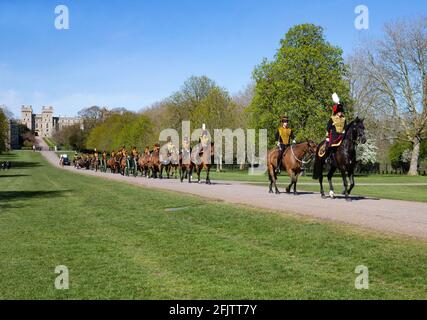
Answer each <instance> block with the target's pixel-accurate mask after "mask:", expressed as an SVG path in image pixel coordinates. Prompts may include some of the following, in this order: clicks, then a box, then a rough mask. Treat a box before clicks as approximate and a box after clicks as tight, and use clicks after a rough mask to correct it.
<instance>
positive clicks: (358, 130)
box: [313, 117, 366, 201]
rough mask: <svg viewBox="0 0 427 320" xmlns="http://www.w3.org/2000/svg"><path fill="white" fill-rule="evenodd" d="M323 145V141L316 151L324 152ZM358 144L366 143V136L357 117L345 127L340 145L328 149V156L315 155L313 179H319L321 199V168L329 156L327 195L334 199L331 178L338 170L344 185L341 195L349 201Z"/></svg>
mask: <svg viewBox="0 0 427 320" xmlns="http://www.w3.org/2000/svg"><path fill="white" fill-rule="evenodd" d="M325 143H326V142H325V141H323V142H322V143H320V145H319V148H318V150H322V148H323V150H324V146H325ZM358 143H361V144H364V143H366V136H365V125H364V123H363V119H359V117H356V119H355V120H353V121H352V122H350V123H349V124H348V125H347V126H346V128H345V133H344V136H343V140H342V142H341V145H339V146H338V147H332V148H330V149H329V152H328V154H324V155H323V156H320V155H319V153H317V154H316V160H315V162H314V171H313V179H319V184H320V194H321V197H322V198H323V199H326V196H325V192H324V190H323V167H324V165H325V162H326V159H327V158H328V157H329V155H331V156H332V159H331V167H330V169H329V172H328V182H329V190H330V191H329V195H330V197H331V198H332V199H335V192H334V186H333V184H332V177H333V175H334V173H335V171H336V170H337V169H339V170H340V172H341V177H342V180H343V185H344V191H343V193H342V194H343V195H344V196H345V199H346V200H347V201H351V198H350V197H349V195H350V193H351V191H352V190H353V188H354V185H355V183H354V168H355V166H356V146H357V144H358ZM347 175H348V178H349V180H350V187H348V183H347Z"/></svg>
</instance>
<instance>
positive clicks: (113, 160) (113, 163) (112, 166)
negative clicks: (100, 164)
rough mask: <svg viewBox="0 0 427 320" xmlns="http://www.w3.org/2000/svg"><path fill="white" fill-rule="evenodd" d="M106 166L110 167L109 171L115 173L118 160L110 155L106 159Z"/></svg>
mask: <svg viewBox="0 0 427 320" xmlns="http://www.w3.org/2000/svg"><path fill="white" fill-rule="evenodd" d="M107 168H110V170H111V173H117V169H118V161H117V159H116V157H110V159H108V160H107Z"/></svg>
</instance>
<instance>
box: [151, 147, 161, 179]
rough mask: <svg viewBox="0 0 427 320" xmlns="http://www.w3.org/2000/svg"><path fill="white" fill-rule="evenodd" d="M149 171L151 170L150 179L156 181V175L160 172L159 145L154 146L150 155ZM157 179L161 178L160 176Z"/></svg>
mask: <svg viewBox="0 0 427 320" xmlns="http://www.w3.org/2000/svg"><path fill="white" fill-rule="evenodd" d="M150 169H151V178H155V179H157V174H158V173H159V172H160V169H161V163H160V145H159V144H155V145H154V150H153V152H152V153H151V159H150ZM159 178H160V179H161V178H162V176H161V175H160V176H159Z"/></svg>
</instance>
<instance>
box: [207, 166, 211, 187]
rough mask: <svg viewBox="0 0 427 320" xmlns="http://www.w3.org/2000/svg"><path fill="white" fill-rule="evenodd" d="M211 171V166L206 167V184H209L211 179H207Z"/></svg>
mask: <svg viewBox="0 0 427 320" xmlns="http://www.w3.org/2000/svg"><path fill="white" fill-rule="evenodd" d="M210 171H211V166H210V165H208V166H206V184H211V179H210V178H209V172H210Z"/></svg>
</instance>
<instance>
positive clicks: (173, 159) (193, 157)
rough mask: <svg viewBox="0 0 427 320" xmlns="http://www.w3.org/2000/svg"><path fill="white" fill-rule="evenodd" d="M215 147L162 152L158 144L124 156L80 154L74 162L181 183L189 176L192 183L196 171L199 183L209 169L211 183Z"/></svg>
mask: <svg viewBox="0 0 427 320" xmlns="http://www.w3.org/2000/svg"><path fill="white" fill-rule="evenodd" d="M214 148H215V146H214V144H213V143H211V144H210V147H206V146H205V147H203V146H202V145H200V144H199V145H197V146H195V147H194V148H193V149H191V150H188V151H183V152H178V150H177V149H176V148H175V149H174V150H172V151H171V152H167V154H166V155H164V154H163V153H162V152H161V151H160V145H159V144H155V145H154V148H153V150H146V151H145V152H144V153H141V154H138V155H137V156H133V155H131V156H123V155H122V154H121V153H118V154H116V155H115V156H114V157H111V156H110V157H109V158H107V157H103V158H95V157H82V156H80V157H78V158H77V159H74V161H73V165H74V167H75V168H76V169H87V170H95V171H101V172H108V171H110V172H111V173H120V174H122V175H124V176H134V177H137V176H139V175H141V176H143V177H147V178H152V179H157V178H159V179H163V178H164V174H166V178H167V179H170V178H179V179H180V181H181V182H183V181H184V179H188V182H189V183H191V182H192V175H193V172H195V173H196V174H197V182H198V183H200V182H201V178H200V175H201V172H202V170H205V171H206V184H211V180H210V170H211V167H212V164H213V163H214V160H213V159H214V152H215V149H214Z"/></svg>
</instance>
